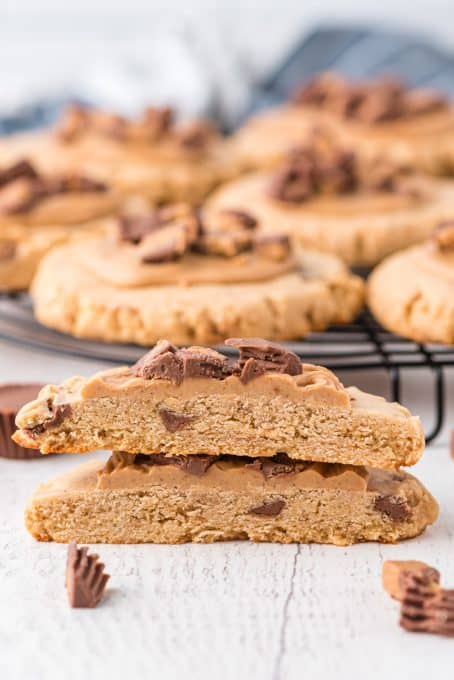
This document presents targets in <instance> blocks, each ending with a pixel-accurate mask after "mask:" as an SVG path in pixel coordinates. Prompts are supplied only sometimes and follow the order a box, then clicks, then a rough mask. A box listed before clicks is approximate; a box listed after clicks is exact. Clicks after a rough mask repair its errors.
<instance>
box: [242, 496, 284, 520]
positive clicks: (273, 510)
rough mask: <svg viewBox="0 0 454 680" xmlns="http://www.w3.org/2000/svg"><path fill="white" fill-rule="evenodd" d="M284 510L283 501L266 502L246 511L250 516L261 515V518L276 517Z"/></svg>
mask: <svg viewBox="0 0 454 680" xmlns="http://www.w3.org/2000/svg"><path fill="white" fill-rule="evenodd" d="M284 508H285V501H283V500H276V501H267V502H266V503H263V505H259V506H257V507H255V508H251V509H250V510H248V513H249V514H250V515H262V516H263V517H277V515H280V514H281V512H282V510H283V509H284Z"/></svg>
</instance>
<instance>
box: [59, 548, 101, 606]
mask: <svg viewBox="0 0 454 680" xmlns="http://www.w3.org/2000/svg"><path fill="white" fill-rule="evenodd" d="M109 578H110V576H109V574H106V573H105V571H104V564H103V563H102V562H100V560H99V557H98V555H96V554H94V553H93V554H91V555H90V554H89V552H88V547H86V546H83V547H81V548H79V547H78V545H77V543H76V541H72V542H71V543H70V544H69V546H68V559H67V563H66V591H67V593H68V600H69V604H70V606H71V607H83V608H93V607H96V606H97V605H98V604H99V603H100V601H101V599H102V596H103V595H104V591H105V589H106V585H107V581H108V580H109Z"/></svg>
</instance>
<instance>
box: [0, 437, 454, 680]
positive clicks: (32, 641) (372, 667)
mask: <svg viewBox="0 0 454 680" xmlns="http://www.w3.org/2000/svg"><path fill="white" fill-rule="evenodd" d="M95 455H96V456H97V457H99V456H102V455H103V454H95ZM84 458H85V459H86V457H84ZM80 461H81V457H78V456H65V457H53V458H51V457H49V458H46V459H44V460H37V461H31V462H24V463H22V462H12V461H5V460H1V461H0V478H1V480H2V481H1V485H2V493H1V497H0V648H1V650H2V653H1V655H0V677H2V678H7V680H30V679H32V680H41V679H42V680H44V679H45V680H54V679H55V680H57V679H58V680H59V679H60V678H61V675H62V671H63V669H64V675H65V677H66V678H68V680H82V679H84V680H85V678H87V677H90V678H98V677H99V678H101V677H107V676H110V677H113V678H120V677H121V678H123V677H128V678H139V677H153V678H154V677H156V678H159V679H160V680H168V679H169V680H173V679H174V678H175V679H176V678H181V677H185V678H189V679H191V680H192V679H197V680H198V679H199V678H200V679H202V680H205V678H206V679H207V680H208V679H210V680H212V679H213V678H216V680H230V679H232V680H233V679H234V678H235V679H238V678H247V679H248V680H268V679H269V680H280V679H283V678H285V680H287V679H288V680H293V678H295V680H296V679H297V678H298V680H300V678H301V677H302V676H304V677H310V678H311V679H312V678H325V677H328V674H329V673H335V677H336V678H340V679H341V680H343V679H344V678H345V679H347V678H351V677H352V676H353V677H359V676H360V675H364V676H367V677H368V679H370V680H375V678H377V680H378V678H382V677H383V675H386V676H387V677H390V678H394V677H396V678H397V677H410V675H411V677H412V678H416V679H418V678H422V677H423V675H426V674H427V670H428V668H429V665H430V670H431V672H432V674H433V676H434V677H441V675H442V673H444V672H445V670H446V668H447V667H449V666H447V664H448V661H449V660H451V662H452V658H453V654H454V651H453V650H454V647H453V642H452V641H448V640H445V639H440V638H434V637H430V636H421V635H420V636H416V635H410V634H407V633H405V632H403V631H401V630H400V629H399V628H398V626H397V618H398V611H397V606H396V604H395V603H393V602H391V601H390V600H389V599H388V598H387V596H386V595H385V594H384V593H383V592H382V590H381V586H380V571H381V563H382V560H383V559H386V558H391V557H393V558H397V559H398V558H417V559H424V560H427V561H428V562H430V563H432V564H435V565H436V566H437V567H439V568H440V569H441V571H442V574H443V578H444V581H445V583H446V584H447V585H453V586H454V564H453V561H452V555H453V551H454V544H453V531H452V527H453V526H454V506H453V503H452V475H453V474H454V463H453V462H452V461H451V460H450V459H449V457H448V455H447V452H446V450H443V451H442V450H436V451H435V450H434V451H428V452H427V455H426V459H425V461H423V462H422V463H420V464H419V465H418V466H417V473H418V474H419V476H420V477H421V479H422V480H424V481H425V482H426V483H427V485H428V486H429V488H430V489H431V490H432V491H433V492H434V494H435V495H436V497H437V498H438V499H439V500H440V502H441V506H442V514H441V518H440V520H439V522H438V523H437V524H436V525H435V526H434V527H433V528H431V529H429V531H428V532H427V533H426V534H425V535H424V536H422V537H421V538H418V539H415V540H413V541H407V542H406V543H402V544H400V545H397V546H376V545H374V544H367V545H360V546H354V547H352V548H336V547H331V546H300V547H298V546H273V545H250V544H241V543H229V544H217V545H213V546H198V545H197V546H191V545H188V546H175V547H172V546H99V547H98V548H97V549H98V550H99V552H100V554H101V556H102V558H103V560H105V562H106V565H107V568H108V571H109V572H110V573H111V574H112V579H111V582H110V585H109V590H108V596H107V598H106V600H105V601H104V603H103V604H102V605H101V606H100V607H99V608H98V609H96V610H79V611H77V610H71V609H69V607H68V606H67V603H66V595H65V590H64V586H63V578H64V567H65V559H66V547H65V546H60V545H53V544H39V543H36V542H34V541H33V539H31V538H30V537H29V536H28V535H27V534H26V532H25V529H24V528H23V526H22V512H23V507H24V505H25V502H26V499H27V497H28V495H29V493H30V492H31V491H32V489H33V488H34V486H35V485H36V484H37V483H38V482H39V481H41V480H44V479H47V478H48V477H50V476H52V475H53V474H55V473H58V472H62V471H63V470H64V469H68V468H70V467H72V466H73V465H76V464H78V462H80ZM25 642H26V644H25Z"/></svg>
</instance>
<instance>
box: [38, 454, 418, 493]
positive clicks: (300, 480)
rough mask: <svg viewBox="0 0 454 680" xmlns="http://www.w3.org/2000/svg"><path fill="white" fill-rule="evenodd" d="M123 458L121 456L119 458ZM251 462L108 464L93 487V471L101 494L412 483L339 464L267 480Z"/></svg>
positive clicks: (96, 464)
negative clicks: (198, 469) (196, 468)
mask: <svg viewBox="0 0 454 680" xmlns="http://www.w3.org/2000/svg"><path fill="white" fill-rule="evenodd" d="M117 455H118V454H117ZM252 462H253V461H252V460H251V459H244V458H236V459H235V458H232V457H220V458H219V460H217V461H215V462H214V463H213V464H212V465H211V466H210V467H209V468H208V470H207V471H206V472H204V473H203V474H202V475H194V474H191V473H190V472H187V471H186V470H185V469H183V468H181V467H179V466H177V465H173V464H171V465H155V464H151V465H150V464H146V463H143V462H141V463H140V464H126V465H107V466H106V465H104V464H103V463H102V462H101V461H92V462H91V463H87V464H86V465H85V468H86V469H87V477H86V480H87V484H90V486H91V485H92V479H93V477H92V474H93V471H96V472H97V481H96V489H98V490H101V489H128V488H131V489H135V490H140V489H144V490H145V489H147V488H149V487H151V486H153V485H168V486H175V485H178V487H180V488H189V487H191V486H198V487H201V486H202V487H207V488H211V489H212V488H213V487H219V488H223V489H226V488H230V489H235V490H239V491H245V490H247V489H248V487H249V488H251V490H252V489H257V487H260V488H263V489H267V490H279V489H282V490H285V489H289V488H299V489H311V488H312V489H333V490H335V489H338V490H350V491H352V492H355V493H356V492H358V493H365V492H372V493H374V492H375V493H379V494H381V495H386V496H388V495H389V496H399V492H400V489H401V487H402V484H403V483H404V482H405V480H406V479H408V475H406V473H401V472H391V471H381V470H375V469H372V468H368V467H362V466H350V465H340V464H333V463H298V464H297V466H296V468H295V472H290V473H288V474H281V475H276V476H271V477H268V478H266V477H265V476H264V475H263V473H262V472H261V471H260V470H256V469H254V468H253V467H251V463H252ZM109 463H110V461H109ZM80 470H81V468H80V467H78V468H76V470H74V484H71V481H72V480H71V473H69V474H67V475H65V481H64V488H65V490H68V491H71V490H72V489H80V488H81V486H83V478H82V479H81V474H80ZM59 479H60V478H57V479H55V480H53V481H52V482H51V483H50V484H49V485H46V494H52V493H53V492H56V491H58V490H59V484H58V482H59Z"/></svg>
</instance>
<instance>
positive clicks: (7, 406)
mask: <svg viewBox="0 0 454 680" xmlns="http://www.w3.org/2000/svg"><path fill="white" fill-rule="evenodd" d="M42 387H44V385H40V384H38V383H30V384H25V383H24V384H10V385H0V456H1V457H2V458H16V459H17V460H28V459H31V458H39V457H41V454H40V452H39V450H37V449H25V448H23V447H22V446H19V445H18V444H16V443H15V442H13V440H12V439H11V436H12V434H13V433H14V432H15V431H16V425H15V420H16V415H17V413H18V412H19V410H20V408H21V407H22V406H23V405H24V404H26V403H27V402H28V401H32V400H33V399H36V398H37V396H38V392H39V391H40V389H41V388H42Z"/></svg>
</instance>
